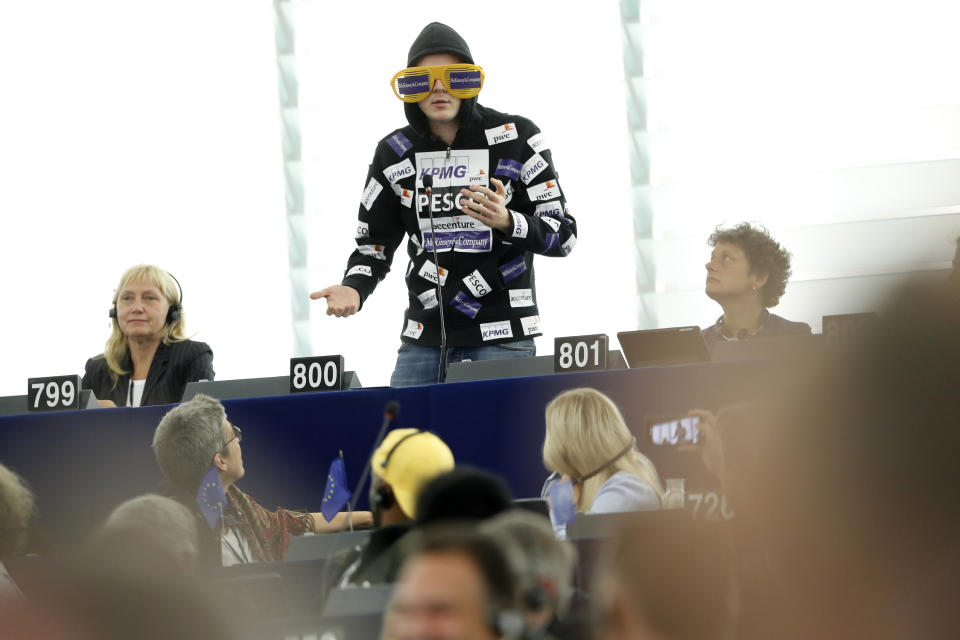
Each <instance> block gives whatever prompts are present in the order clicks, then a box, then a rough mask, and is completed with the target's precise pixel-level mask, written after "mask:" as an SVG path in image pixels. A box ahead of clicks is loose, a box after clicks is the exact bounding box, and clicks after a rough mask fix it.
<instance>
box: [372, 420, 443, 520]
mask: <svg viewBox="0 0 960 640" xmlns="http://www.w3.org/2000/svg"><path fill="white" fill-rule="evenodd" d="M424 433H432V432H431V431H420V430H419V429H417V430H416V431H414V432H413V433H408V434H407V435H405V436H403V437H402V438H400V439H399V440H397V443H396V444H395V445H393V446H392V447H390V450H389V451H387V455H385V456H384V457H383V462H381V463H380V469H381V471H385V470H386V468H387V465H388V464H390V458H391V457H393V453H394V452H395V451H396V450H397V448H398V447H399V446H400V445H401V444H403V443H404V442H406V441H407V440H409V439H410V438H412V437H414V436H419V435H421V434H424ZM377 475H379V476H380V477H381V478H382V477H383V474H382V473H378V474H377ZM396 503H397V499H396V498H395V497H394V495H393V489H392V488H391V487H390V485H387V484H383V485H380V486H379V487H377V490H376V491H374V492H373V495H372V496H370V509H371V510H373V511H380V510H383V509H389V508H390V507H392V506H393V505H395V504H396Z"/></svg>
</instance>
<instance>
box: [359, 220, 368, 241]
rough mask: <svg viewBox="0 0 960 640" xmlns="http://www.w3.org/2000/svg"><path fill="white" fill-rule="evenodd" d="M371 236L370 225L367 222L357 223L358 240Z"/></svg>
mask: <svg viewBox="0 0 960 640" xmlns="http://www.w3.org/2000/svg"><path fill="white" fill-rule="evenodd" d="M369 235H370V225H368V224H367V223H366V222H358V223H357V240H359V239H360V238H366V237H367V236H369Z"/></svg>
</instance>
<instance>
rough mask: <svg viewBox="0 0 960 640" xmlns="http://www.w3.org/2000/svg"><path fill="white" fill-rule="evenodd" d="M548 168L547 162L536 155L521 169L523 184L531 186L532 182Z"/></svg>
mask: <svg viewBox="0 0 960 640" xmlns="http://www.w3.org/2000/svg"><path fill="white" fill-rule="evenodd" d="M546 168H547V161H546V160H544V159H543V156H541V155H540V154H539V153H535V154H533V156H531V157H530V159H529V160H527V161H526V163H524V165H523V167H522V168H521V169H520V179H521V180H523V184H530V181H531V180H533V179H534V178H536V177H537V176H538V175H540V173H541V172H542V171H543V170H544V169H546Z"/></svg>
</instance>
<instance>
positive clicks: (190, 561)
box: [85, 494, 200, 575]
mask: <svg viewBox="0 0 960 640" xmlns="http://www.w3.org/2000/svg"><path fill="white" fill-rule="evenodd" d="M85 551H86V553H87V554H88V555H89V556H90V557H92V558H96V559H98V560H100V561H102V562H104V563H111V562H112V563H114V564H117V565H119V566H123V565H125V564H136V563H144V562H149V563H151V564H152V565H154V566H155V567H156V568H157V569H158V570H159V571H165V570H172V571H181V572H183V573H184V574H185V575H191V574H193V573H194V571H195V570H196V568H197V564H198V562H199V557H200V531H199V530H198V528H197V519H196V518H195V517H194V515H193V512H191V511H190V509H188V508H187V507H185V506H184V505H182V504H180V503H179V502H177V501H176V500H173V499H171V498H165V497H163V496H158V495H152V494H147V495H143V496H138V497H136V498H131V499H130V500H127V501H126V502H124V503H123V504H121V505H119V506H118V507H117V508H115V509H114V510H113V512H111V513H110V515H109V516H108V517H107V520H106V522H104V523H103V526H101V527H100V528H99V529H98V530H97V531H96V532H94V534H93V535H92V536H90V539H89V540H87V544H86V549H85Z"/></svg>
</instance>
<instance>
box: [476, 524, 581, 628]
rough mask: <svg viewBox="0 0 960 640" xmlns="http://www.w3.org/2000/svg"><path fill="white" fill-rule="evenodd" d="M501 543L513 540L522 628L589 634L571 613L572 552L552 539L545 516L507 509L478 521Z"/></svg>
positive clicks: (483, 529)
mask: <svg viewBox="0 0 960 640" xmlns="http://www.w3.org/2000/svg"><path fill="white" fill-rule="evenodd" d="M480 530H481V531H482V532H483V533H485V534H487V535H489V536H490V537H492V538H493V539H494V540H496V541H498V543H499V544H500V546H501V547H508V546H510V545H513V546H515V547H516V548H517V550H518V553H516V554H513V555H512V556H511V557H510V559H511V560H512V561H513V562H514V563H515V565H516V566H515V567H514V573H515V574H516V577H517V580H518V583H519V590H520V591H519V603H520V609H521V611H522V612H523V615H524V617H525V618H526V626H527V628H528V629H532V630H537V631H545V632H546V633H548V634H549V635H550V636H551V637H554V638H559V639H561V640H574V639H577V640H579V639H580V638H585V637H588V636H589V626H588V624H589V621H588V619H587V617H586V616H580V615H579V613H580V612H571V610H570V607H571V600H572V599H573V595H574V587H573V574H574V565H575V563H576V555H577V552H576V550H575V549H574V548H573V545H571V544H570V543H568V542H565V541H561V540H557V538H556V536H555V535H554V533H553V527H551V526H550V520H549V519H548V518H545V517H543V516H542V515H537V514H535V513H531V512H529V511H524V510H521V509H511V510H510V511H506V512H504V513H501V514H500V515H498V516H495V517H493V518H491V519H489V520H487V521H486V522H484V523H483V524H481V525H480Z"/></svg>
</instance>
